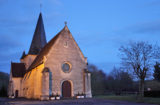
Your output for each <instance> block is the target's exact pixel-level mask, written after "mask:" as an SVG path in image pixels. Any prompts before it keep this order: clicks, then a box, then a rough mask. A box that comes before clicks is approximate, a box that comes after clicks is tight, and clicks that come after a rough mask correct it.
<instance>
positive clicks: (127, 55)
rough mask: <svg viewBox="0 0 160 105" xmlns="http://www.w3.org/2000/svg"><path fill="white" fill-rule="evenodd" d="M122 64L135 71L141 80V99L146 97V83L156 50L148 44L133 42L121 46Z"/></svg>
mask: <svg viewBox="0 0 160 105" xmlns="http://www.w3.org/2000/svg"><path fill="white" fill-rule="evenodd" d="M119 51H120V52H121V59H122V63H123V64H124V65H125V67H129V68H130V70H133V73H134V74H135V75H136V76H137V77H138V79H139V80H140V85H139V92H140V98H142V97H143V96H144V81H145V78H146V76H147V75H148V71H149V70H150V67H151V65H152V62H153V59H154V48H153V46H152V45H151V44H148V43H147V42H133V43H130V44H127V45H126V46H121V47H120V49H119Z"/></svg>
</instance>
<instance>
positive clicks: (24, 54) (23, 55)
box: [21, 51, 26, 59]
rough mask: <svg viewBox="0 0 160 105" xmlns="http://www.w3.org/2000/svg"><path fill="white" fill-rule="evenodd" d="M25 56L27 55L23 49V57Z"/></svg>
mask: <svg viewBox="0 0 160 105" xmlns="http://www.w3.org/2000/svg"><path fill="white" fill-rule="evenodd" d="M25 56H26V53H25V51H23V54H22V56H21V59H23V58H24V57H25Z"/></svg>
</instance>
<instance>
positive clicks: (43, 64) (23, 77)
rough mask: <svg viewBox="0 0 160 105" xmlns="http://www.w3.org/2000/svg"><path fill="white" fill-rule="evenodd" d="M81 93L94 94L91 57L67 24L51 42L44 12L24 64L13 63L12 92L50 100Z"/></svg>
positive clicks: (24, 58)
mask: <svg viewBox="0 0 160 105" xmlns="http://www.w3.org/2000/svg"><path fill="white" fill-rule="evenodd" d="M79 94H82V95H84V96H85V97H86V98H91V97H92V93H91V74H90V72H89V71H88V70H87V58H86V57H84V55H83V53H82V51H81V50H80V48H79V47H78V45H77V43H76V41H75V40H74V38H73V36H72V34H71V32H70V30H69V29H68V27H67V24H66V23H65V26H64V28H63V29H62V30H61V31H60V32H59V33H58V34H57V35H55V36H54V37H53V38H52V39H51V40H50V41H49V42H48V43H47V41H46V36H45V30H44V25H43V19H42V14H41V13H40V14H39V18H38V22H37V25H36V29H35V32H34V35H33V38H32V42H31V45H30V49H29V52H28V53H27V54H26V53H25V52H23V54H22V57H21V58H20V63H15V62H11V71H10V80H9V87H8V95H9V97H12V96H14V97H25V98H32V99H41V100H46V99H47V100H48V99H49V97H50V96H53V95H59V96H60V97H76V96H77V95H79Z"/></svg>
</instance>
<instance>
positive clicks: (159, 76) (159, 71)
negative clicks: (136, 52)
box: [153, 62, 160, 82]
mask: <svg viewBox="0 0 160 105" xmlns="http://www.w3.org/2000/svg"><path fill="white" fill-rule="evenodd" d="M153 77H154V79H155V80H157V81H159V82H160V64H159V63H158V62H156V64H155V65H154V74H153Z"/></svg>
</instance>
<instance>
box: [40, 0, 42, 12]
mask: <svg viewBox="0 0 160 105" xmlns="http://www.w3.org/2000/svg"><path fill="white" fill-rule="evenodd" d="M40 12H42V2H41V3H40Z"/></svg>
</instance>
